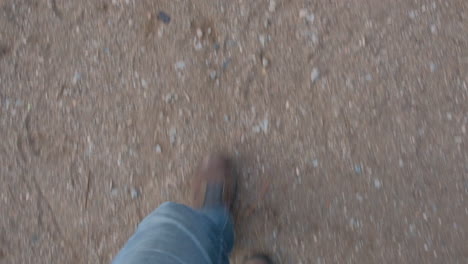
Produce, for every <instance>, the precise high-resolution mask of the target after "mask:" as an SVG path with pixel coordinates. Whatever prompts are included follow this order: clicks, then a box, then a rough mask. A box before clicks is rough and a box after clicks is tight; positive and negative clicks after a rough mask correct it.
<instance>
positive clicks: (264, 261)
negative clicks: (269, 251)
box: [244, 254, 273, 264]
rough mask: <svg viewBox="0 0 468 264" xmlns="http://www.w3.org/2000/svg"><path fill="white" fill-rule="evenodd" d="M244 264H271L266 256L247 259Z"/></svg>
mask: <svg viewBox="0 0 468 264" xmlns="http://www.w3.org/2000/svg"><path fill="white" fill-rule="evenodd" d="M244 264H273V262H272V261H271V259H270V258H269V257H268V256H267V255H263V254H256V255H253V256H251V257H249V258H247V260H246V261H245V262H244Z"/></svg>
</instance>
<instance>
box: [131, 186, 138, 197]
mask: <svg viewBox="0 0 468 264" xmlns="http://www.w3.org/2000/svg"><path fill="white" fill-rule="evenodd" d="M130 196H131V197H132V199H136V198H138V197H139V196H140V192H139V191H138V190H137V189H135V188H134V187H132V188H131V189H130Z"/></svg>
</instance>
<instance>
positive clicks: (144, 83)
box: [141, 79, 148, 89]
mask: <svg viewBox="0 0 468 264" xmlns="http://www.w3.org/2000/svg"><path fill="white" fill-rule="evenodd" d="M141 86H142V87H143V88H145V89H146V88H148V82H147V81H146V80H145V79H141Z"/></svg>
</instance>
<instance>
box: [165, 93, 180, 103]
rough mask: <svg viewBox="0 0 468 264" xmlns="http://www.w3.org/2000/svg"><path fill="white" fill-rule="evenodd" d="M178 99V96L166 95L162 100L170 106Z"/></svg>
mask: <svg viewBox="0 0 468 264" xmlns="http://www.w3.org/2000/svg"><path fill="white" fill-rule="evenodd" d="M178 98H179V96H178V95H177V94H173V93H168V94H166V95H165V96H164V98H163V99H164V102H166V103H167V104H171V103H174V102H175V101H177V99H178Z"/></svg>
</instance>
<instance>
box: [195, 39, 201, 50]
mask: <svg viewBox="0 0 468 264" xmlns="http://www.w3.org/2000/svg"><path fill="white" fill-rule="evenodd" d="M194 48H195V50H201V49H202V48H203V45H202V44H201V42H200V41H195V44H194Z"/></svg>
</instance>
